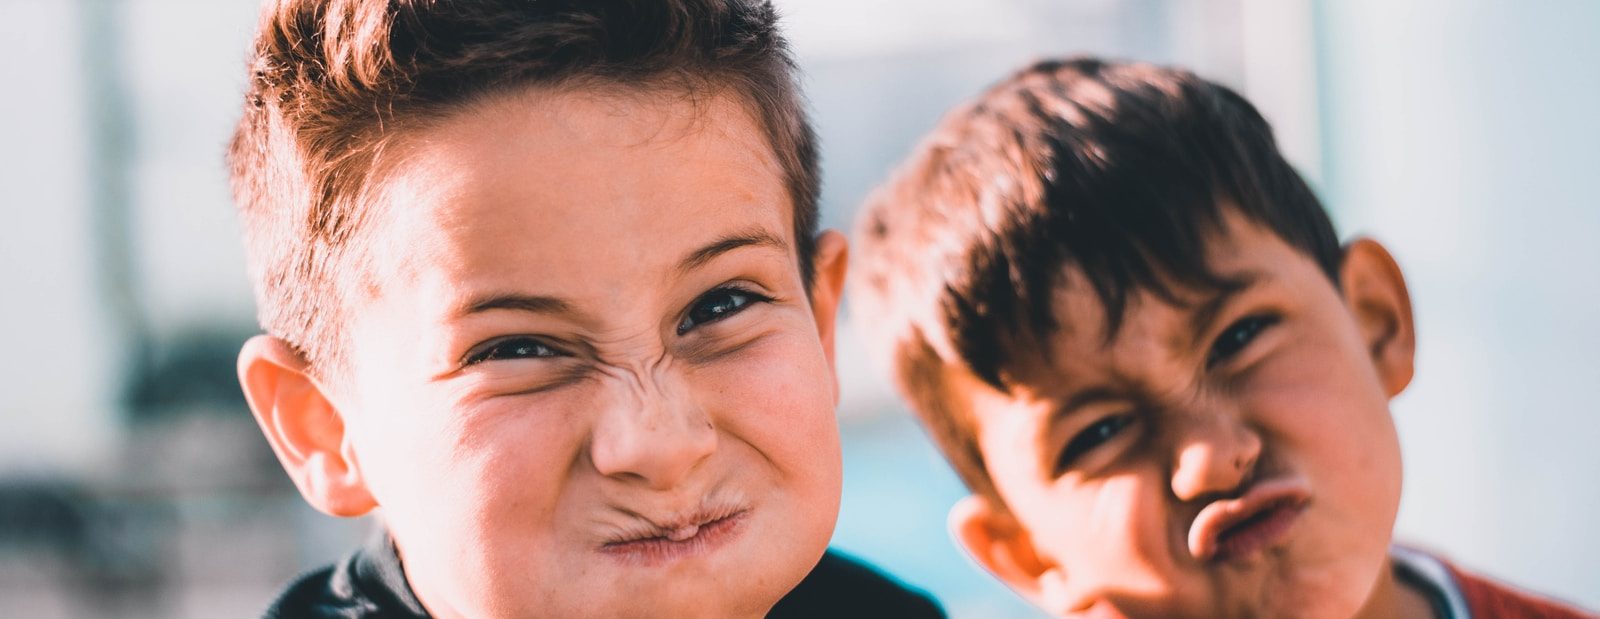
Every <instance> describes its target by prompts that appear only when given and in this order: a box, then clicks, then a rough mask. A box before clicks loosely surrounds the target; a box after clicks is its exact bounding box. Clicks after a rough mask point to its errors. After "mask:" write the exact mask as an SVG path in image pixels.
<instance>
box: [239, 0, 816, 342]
mask: <svg viewBox="0 0 1600 619" xmlns="http://www.w3.org/2000/svg"><path fill="white" fill-rule="evenodd" d="M249 69H250V80H249V86H248V89H247V92H246V94H245V98H244V110H243V116H242V118H240V120H239V124H238V127H237V128H236V129H235V131H234V135H233V140H232V142H231V144H230V146H229V148H228V167H229V172H230V175H231V177H232V183H233V191H234V197H235V202H236V203H237V205H238V210H239V213H240V220H241V225H242V228H243V231H244V236H245V241H246V254H247V256H248V262H249V265H250V276H251V279H252V282H253V284H254V288H255V296H256V304H257V308H258V318H259V320H260V322H261V325H262V327H263V328H264V329H265V330H267V332H269V333H271V334H272V335H274V336H277V337H279V338H281V339H283V340H285V341H287V342H288V343H289V344H290V345H291V346H294V347H295V348H296V349H297V350H298V351H299V352H300V353H301V354H302V355H304V356H305V358H306V359H307V360H308V361H310V362H311V363H312V365H313V367H319V366H327V365H337V364H338V363H340V358H339V355H340V343H341V342H340V340H339V337H338V336H337V334H338V333H339V332H340V331H341V330H340V329H339V328H338V326H339V324H340V323H341V321H342V320H344V319H346V318H348V317H347V316H346V315H345V314H346V313H347V312H348V306H349V304H350V301H351V299H352V297H354V296H355V294H357V293H358V292H359V291H360V290H364V289H370V287H371V285H372V284H371V283H370V282H364V281H363V278H364V277H365V275H364V274H363V269H362V265H361V264H360V263H361V260H362V259H361V256H360V254H361V253H362V252H360V250H359V248H360V246H361V242H360V239H361V238H363V237H362V235H363V234H364V233H365V232H368V231H369V229H370V228H371V227H372V226H370V225H368V224H369V220H371V219H372V218H373V217H372V211H373V207H374V204H373V203H374V202H375V198H374V197H373V196H375V195H377V194H378V193H379V192H378V190H377V189H375V188H374V185H375V184H376V183H377V180H376V179H378V178H380V177H381V174H382V172H383V170H382V169H381V168H382V167H383V166H384V165H385V164H384V161H385V160H384V158H383V153H384V152H385V149H386V148H391V147H392V146H393V145H394V144H395V143H396V141H397V140H398V139H400V138H403V137H404V134H406V133H407V132H408V131H414V130H416V129H417V128H419V127H425V126H427V124H428V123H429V122H436V121H438V120H439V119H441V118H445V117H447V116H448V115H449V114H450V113H451V112H454V111H458V110H460V109H462V108H464V107H466V106H467V105H469V104H471V103H473V102H474V101H479V100H481V99H483V98H485V97H489V96H493V95H495V94H499V93H505V92H509V91H512V90H515V89H521V88H529V87H542V88H552V89H560V88H588V87H597V88H607V87H622V88H635V89H643V90H644V91H646V92H654V91H659V90H663V89H665V90H669V91H673V90H675V91H677V92H680V93H684V94H689V95H695V96H698V95H702V94H707V93H713V92H718V93H720V92H729V93H732V94H733V95H734V96H736V97H738V98H740V100H741V103H743V104H744V106H745V108H746V110H747V111H748V112H749V113H750V115H751V117H752V118H754V119H755V120H756V121H757V124H758V126H759V127H760V128H761V129H762V130H763V132H764V134H765V137H766V138H767V140H768V143H769V146H770V147H771V148H772V150H773V152H774V154H775V155H776V158H777V161H778V163H779V166H780V168H781V171H782V174H783V180H784V183H785V185H786V189H787V190H788V194H789V198H790V200H791V201H792V205H793V224H794V225H793V227H794V236H795V246H796V249H797V254H798V256H799V260H800V264H799V265H798V266H799V268H800V271H801V274H802V276H803V277H804V278H805V279H806V281H807V282H808V283H809V281H810V277H811V258H812V252H813V249H814V244H815V233H816V226H817V197H818V191H819V174H818V169H817V168H818V164H817V151H816V139H815V136H814V134H813V132H812V129H811V127H810V123H809V120H808V118H807V116H806V112H805V109H804V104H803V101H802V99H801V96H800V93H799V89H798V86H797V83H796V68H795V65H794V61H793V58H792V57H791V55H790V52H789V50H788V46H787V43H786V42H785V41H784V39H783V37H782V36H781V34H780V33H779V32H778V29H777V15H776V12H775V10H774V9H773V7H772V5H771V3H770V1H768V0H539V1H537V2H534V1H529V0H275V1H269V2H268V3H267V5H266V6H265V8H264V9H263V13H262V21H261V25H260V27H259V29H258V31H257V33H256V37H255V42H254V47H253V49H252V51H251V58H250V62H249Z"/></svg>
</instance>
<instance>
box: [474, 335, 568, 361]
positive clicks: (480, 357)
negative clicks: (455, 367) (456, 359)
mask: <svg viewBox="0 0 1600 619" xmlns="http://www.w3.org/2000/svg"><path fill="white" fill-rule="evenodd" d="M559 356H561V351H558V350H556V349H554V348H551V347H550V346H549V345H547V344H545V343H544V342H541V341H539V340H537V339H534V338H531V337H508V338H503V339H500V340H495V341H493V342H490V343H488V344H487V345H485V346H481V347H479V348H478V349H477V350H476V351H474V352H471V353H468V354H467V358H466V361H464V362H463V365H473V364H476V363H482V362H484V361H499V360H502V359H535V358H540V357H559Z"/></svg>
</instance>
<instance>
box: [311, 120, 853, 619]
mask: <svg viewBox="0 0 1600 619" xmlns="http://www.w3.org/2000/svg"><path fill="white" fill-rule="evenodd" d="M697 105H698V107H697ZM388 178H390V179H391V181H390V182H389V184H388V185H387V186H386V192H385V195H386V196H387V198H388V199H387V200H386V201H385V206H384V208H382V209H381V210H380V212H381V214H380V215H379V217H380V219H381V221H382V224H381V225H380V226H379V227H378V232H377V234H376V235H375V238H376V241H375V242H374V247H375V249H374V251H373V253H372V254H371V256H370V265H369V267H370V271H371V272H372V273H373V274H374V279H375V281H376V282H377V283H378V285H377V286H376V287H375V289H374V290H373V291H372V293H371V295H370V298H368V299H367V300H366V301H365V302H363V303H361V304H360V305H358V306H357V307H356V308H355V311H354V312H353V313H354V314H355V315H357V316H359V317H361V318H360V319H359V320H357V321H355V322H354V323H353V324H352V325H351V332H350V334H349V341H350V346H351V350H352V351H353V352H352V354H351V359H352V363H351V367H352V370H351V373H350V378H349V381H348V388H347V389H346V390H345V391H344V393H343V394H342V396H341V397H344V398H345V399H347V400H348V401H346V402H344V403H342V406H343V408H344V409H347V410H354V411H356V412H355V414H351V415H347V417H348V421H347V423H348V424H349V426H350V427H349V432H350V436H351V439H350V447H349V448H350V450H351V451H353V453H354V455H355V456H356V458H355V460H357V461H358V462H359V465H360V467H361V472H362V474H363V475H364V476H365V477H366V480H367V484H368V485H369V486H370V488H371V491H372V494H373V495H374V497H375V498H376V500H377V502H378V503H379V504H380V505H381V506H382V507H383V512H384V515H385V518H386V520H387V522H388V524H389V527H390V528H391V530H392V532H393V535H394V537H395V540H396V544H397V546H398V548H399V550H400V552H401V555H402V558H403V560H404V562H405V566H406V573H407V576H408V578H409V579H410V580H411V582H412V584H413V587H414V588H415V589H416V590H417V592H418V595H419V596H420V597H421V598H422V600H423V601H424V603H425V604H426V605H427V606H428V607H429V609H430V611H432V612H434V613H435V614H436V615H439V616H452V615H460V616H471V617H491V616H505V617H509V616H522V617H526V616H560V617H580V616H603V617H623V616H641V617H642V616H685V617H688V616H705V617H737V616H751V617H753V616H760V615H762V614H764V613H765V612H766V610H767V608H768V607H770V606H771V605H772V604H773V603H775V602H776V601H777V599H778V598H779V597H780V596H782V595H783V593H785V592H787V591H788V590H789V589H790V588H791V587H792V586H793V585H795V584H796V583H798V582H799V581H800V579H801V578H802V577H803V576H804V575H805V574H806V573H807V572H808V571H809V569H810V568H811V566H812V565H814V564H815V562H816V560H817V559H818V557H820V556H821V554H822V552H823V550H824V548H825V546H826V544H827V541H828V538H829V536H830V535H831V533H832V529H833V525H834V521H835V518H836V516H837V513H838V505H839V490H840V470H839V468H840V455H839V444H838V435H837V429H836V425H835V422H834V417H833V406H834V403H835V398H836V392H837V387H836V384H835V381H834V377H833V373H832V368H831V361H830V359H829V358H828V354H827V353H826V351H825V348H824V343H823V341H822V340H823V339H824V338H830V337H831V320H832V316H831V313H832V311H833V307H832V306H831V305H829V306H827V307H818V308H815V310H814V308H813V306H812V304H811V302H810V301H809V300H808V297H807V294H806V292H807V291H806V290H805V288H804V286H803V283H802V281H801V275H800V273H799V270H798V266H797V264H798V262H797V258H796V255H795V252H794V247H795V243H794V238H793V234H794V233H793V231H792V230H791V223H790V222H791V210H790V209H791V206H790V201H789V198H788V195H787V193H786V190H785V186H784V183H783V182H782V177H781V175H780V171H779V167H778V164H777V162H776V161H775V160H774V158H773V155H772V153H771V149H770V148H769V147H768V146H767V144H766V142H765V139H764V137H763V134H762V133H761V131H760V130H759V129H758V127H757V126H756V124H755V123H754V121H753V120H752V119H751V117H750V116H749V115H748V114H747V113H746V112H745V111H744V110H743V108H742V107H741V106H740V105H739V104H738V102H736V101H735V100H733V99H731V98H728V97H725V96H719V97H715V98H712V99H709V100H691V99H689V98H688V97H672V96H660V95H659V93H657V94H646V93H641V92H631V91H625V92H614V93H606V94H595V93H583V92H577V93H574V92H556V93H552V92H549V91H534V92H518V93H513V94H508V95H502V96H498V97H496V98H493V99H491V100H489V101H486V102H483V103H481V104H478V105H475V106H473V107H472V108H470V109H468V110H466V111H464V112H462V113H460V114H458V115H456V116H453V117H451V118H449V119H446V120H445V121H444V122H443V123H441V124H439V125H437V126H435V127H433V128H431V129H428V130H425V131H422V132H420V134H419V135H416V136H414V137H413V138H412V139H410V140H408V141H407V142H406V144H405V150H404V156H403V163H401V164H400V165H399V166H398V168H397V169H395V170H393V171H392V173H391V174H389V176H388ZM819 335H821V337H819Z"/></svg>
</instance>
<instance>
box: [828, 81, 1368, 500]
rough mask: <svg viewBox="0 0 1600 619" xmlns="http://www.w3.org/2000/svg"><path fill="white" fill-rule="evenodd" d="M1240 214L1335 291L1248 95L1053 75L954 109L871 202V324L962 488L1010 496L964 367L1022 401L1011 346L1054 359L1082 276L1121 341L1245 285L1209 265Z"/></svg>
mask: <svg viewBox="0 0 1600 619" xmlns="http://www.w3.org/2000/svg"><path fill="white" fill-rule="evenodd" d="M1228 210H1232V211H1236V212H1237V213H1239V214H1241V215H1243V216H1244V218H1245V219H1246V220H1248V221H1250V222H1252V223H1254V224H1257V225H1261V226H1263V227H1264V228H1266V229H1268V230H1270V231H1272V232H1273V233H1274V234H1276V235H1277V236H1278V237H1279V238H1281V239H1283V240H1284V241H1285V242H1287V243H1288V244H1289V245H1291V246H1292V247H1294V248H1295V249H1296V250H1297V251H1300V252H1302V253H1304V254H1305V255H1307V256H1309V257H1310V258H1311V259H1312V260H1314V261H1315V262H1316V263H1317V264H1318V265H1319V266H1320V267H1321V269H1322V270H1323V272H1324V273H1325V274H1326V275H1327V276H1328V277H1329V278H1330V280H1334V281H1336V277H1337V275H1336V274H1337V269H1338V263H1339V260H1340V249H1339V243H1338V237H1337V236H1336V235H1335V233H1334V229H1333V225H1332V223H1331V222H1330V221H1329V218H1328V215H1327V213H1326V212H1325V211H1324V210H1323V207H1322V205H1321V203H1320V202H1318V200H1317V197H1316V196H1315V194H1313V193H1312V191H1311V189H1310V188H1309V187H1308V186H1307V185H1306V183H1305V181H1304V180H1302V179H1301V177H1300V175H1299V174H1297V173H1296V172H1295V171H1294V169H1293V168H1292V167H1291V166H1290V165H1289V163H1288V162H1287V161H1285V160H1284V158H1283V157H1282V155H1281V154H1279V152H1278V149H1277V146H1276V144H1275V142H1274V139H1273V135H1272V129H1271V127H1270V126H1269V125H1268V124H1267V122H1266V121H1265V120H1264V119H1263V118H1262V117H1261V114H1260V113H1259V112H1257V111H1256V109H1255V108H1254V107H1252V106H1251V105H1250V103H1249V102H1247V101H1245V99H1244V98H1243V97H1241V96H1239V95H1238V94H1237V93H1235V92H1234V91H1232V90H1229V89H1228V88H1226V87H1223V86H1220V85H1218V84H1215V83H1212V82H1208V81H1206V80H1203V79H1200V78H1199V77H1196V76H1195V75H1194V74H1192V73H1189V72H1187V71H1182V70H1178V69H1171V68H1164V67H1157V66H1152V65H1147V64H1122V63H1112V62H1106V61H1102V60H1098V59H1093V58H1077V59H1069V60H1049V61H1043V62H1039V63H1037V64H1034V65H1032V66H1029V67H1027V68H1025V69H1023V70H1021V71H1019V72H1017V73H1016V74H1014V75H1012V76H1010V77H1008V78H1006V79H1005V80H1003V81H1001V82H1000V83H998V84H996V85H994V86H992V87H991V88H989V89H988V90H987V91H986V92H984V93H983V94H982V95H980V96H979V97H978V98H977V99H976V100H975V101H973V102H971V103H969V104H966V105H965V106H963V107H960V108H957V109H956V110H954V111H952V112H951V113H950V114H949V115H948V116H946V117H945V118H944V120H943V121H941V123H940V125H939V126H938V128H937V129H935V130H934V132H933V134H932V135H931V136H929V137H928V138H927V139H926V140H924V142H923V143H922V144H921V145H920V146H919V147H918V148H917V149H916V151H915V152H914V154H913V155H912V156H911V157H910V159H909V160H908V161H907V162H906V163H905V164H904V165H903V166H902V167H901V168H900V169H899V170H898V171H897V172H896V173H895V175H894V177H893V178H891V179H890V181H889V182H888V183H886V184H885V185H884V186H882V187H880V188H879V189H878V190H877V191H876V192H874V194H873V195H872V196H871V197H869V199H868V201H867V204H866V206H865V208H864V212H863V214H862V215H861V218H860V220H859V223H858V229H857V233H856V239H857V241H856V242H857V247H856V260H855V262H856V268H857V273H856V276H855V278H854V280H853V284H852V288H853V290H854V292H855V293H856V294H855V304H856V306H855V307H856V309H857V310H858V311H857V312H855V313H856V314H858V315H861V316H863V317H865V318H866V319H867V320H868V321H869V322H872V323H873V326H872V327H871V328H869V329H867V331H868V332H870V333H877V334H881V336H882V337H884V338H887V339H888V340H889V341H887V342H885V343H882V344H881V346H880V348H881V349H883V350H887V351H889V353H890V357H891V361H892V364H893V367H894V373H895V381H896V383H897V386H898V387H899V389H900V391H901V393H902V394H903V395H905V396H906V398H907V400H908V401H909V402H910V404H911V407H912V408H913V409H914V410H915V412H916V413H917V415H918V416H919V417H920V418H921V419H922V421H923V424H924V426H925V427H926V428H927V429H928V431H929V433H930V434H931V435H932V436H933V438H934V440H935V442H936V443H938V444H939V446H940V448H941V449H942V450H943V451H944V453H945V456H946V457H947V458H948V459H949V460H950V462H951V464H952V466H953V467H954V468H955V469H956V471H957V473H958V474H959V475H960V476H961V477H962V479H963V481H964V482H965V483H966V484H967V486H968V487H969V488H970V489H972V490H973V491H974V492H979V493H982V494H987V495H989V496H991V497H992V498H998V497H997V496H995V494H994V490H993V487H992V483H991V481H990V480H989V476H988V473H987V471H986V468H985V466H984V461H983V458H982V455H981V453H980V452H979V450H978V446H977V437H976V426H975V423H974V420H973V419H972V418H971V415H970V413H969V412H968V411H967V407H965V406H963V405H962V403H960V402H956V401H954V400H953V399H952V398H951V397H950V394H949V392H948V390H947V388H948V386H949V382H950V380H951V378H952V377H953V375H952V372H961V373H964V375H965V376H967V377H970V378H972V379H975V380H978V381H982V382H983V383H986V384H987V385H989V386H991V387H993V388H995V389H998V390H1000V391H1002V392H1007V391H1009V390H1008V389H1007V386H1006V381H1005V377H1006V374H1007V373H1006V367H1007V366H1006V364H1007V363H1008V359H1009V358H1011V357H1013V356H1014V355H1016V354H1018V353H1020V352H1022V351H1021V350H1020V349H1019V348H1017V347H1014V346H1010V345H1009V344H1008V343H1019V342H1027V343H1028V345H1029V346H1033V347H1034V351H1035V352H1037V351H1038V350H1037V349H1038V348H1041V347H1048V342H1049V340H1050V336H1051V335H1052V333H1053V332H1054V331H1055V329H1057V328H1058V326H1059V325H1057V324H1056V316H1055V313H1054V306H1053V296H1054V295H1053V293H1054V292H1055V290H1056V289H1057V287H1059V286H1061V285H1063V282H1064V277H1065V273H1066V272H1067V270H1068V269H1069V268H1074V269H1076V270H1077V271H1079V272H1081V273H1082V274H1083V278H1084V281H1086V282H1087V285H1088V286H1089V287H1090V288H1092V289H1093V292H1094V294H1095V295H1096V296H1097V297H1098V299H1099V301H1100V303H1101V305H1102V307H1103V309H1104V310H1105V315H1106V325H1107V333H1105V334H1104V335H1105V337H1106V339H1107V341H1110V340H1112V339H1114V337H1115V335H1116V333H1117V331H1118V329H1119V328H1120V325H1121V323H1122V320H1123V317H1124V316H1123V314H1124V310H1125V308H1126V306H1127V301H1128V299H1129V297H1130V296H1131V295H1132V294H1134V293H1136V292H1139V291H1148V292H1150V293H1151V294H1153V295H1155V296H1156V297H1158V298H1161V299H1163V300H1167V301H1175V300H1176V299H1177V298H1178V296H1177V293H1178V291H1177V290H1175V288H1191V289H1220V288H1226V287H1229V286H1231V285H1233V284H1234V283H1233V282H1229V281H1227V280H1226V279H1224V278H1223V277H1221V276H1219V275H1218V274H1216V273H1213V272H1212V271H1211V270H1210V269H1209V267H1208V265H1207V261H1206V259H1205V255H1206V241H1207V239H1208V238H1209V237H1210V236H1211V235H1213V234H1214V233H1216V232H1217V231H1218V230H1220V227H1221V222H1222V218H1223V215H1224V213H1225V211H1228Z"/></svg>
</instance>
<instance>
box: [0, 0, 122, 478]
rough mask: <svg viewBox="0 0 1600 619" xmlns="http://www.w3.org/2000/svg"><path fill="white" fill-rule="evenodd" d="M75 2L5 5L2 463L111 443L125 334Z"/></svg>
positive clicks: (0, 99)
mask: <svg viewBox="0 0 1600 619" xmlns="http://www.w3.org/2000/svg"><path fill="white" fill-rule="evenodd" d="M76 8H77V5H76V3H71V2H60V1H55V0H7V1H6V2H4V3H0V58H4V59H5V61H4V62H0V84H5V91H6V92H5V95H4V96H0V218H3V219H0V221H3V222H4V223H3V224H0V342H4V343H5V348H4V353H3V354H0V472H3V473H8V474H11V475H18V474H28V475H31V474H40V473H50V472H55V471H59V470H61V469H72V470H86V469H88V468H90V467H91V466H92V465H93V463H94V462H96V461H98V460H99V459H100V457H101V455H102V454H103V453H104V452H105V451H106V450H107V448H109V446H110V444H111V440H112V439H113V436H114V435H113V427H114V415H115V413H114V411H113V410H112V407H111V389H112V386H111V381H112V378H113V376H114V370H115V364H116V363H118V362H119V361H120V358H121V357H120V355H121V354H122V342H121V341H119V340H118V339H116V337H115V336H114V333H113V331H112V330H111V325H110V324H109V323H108V322H107V320H106V319H105V317H104V315H103V313H102V312H101V311H100V310H101V306H102V303H103V295H102V291H101V290H100V289H99V288H98V287H97V282H96V280H95V279H94V272H93V270H92V262H93V259H94V253H93V250H94V247H93V246H92V245H90V244H89V243H87V242H85V241H86V239H89V238H91V237H92V229H93V228H92V226H93V225H94V220H93V218H92V214H91V211H90V198H91V195H92V189H91V181H92V180H93V179H91V178H90V177H89V174H88V169H89V166H90V157H91V150H90V144H89V137H90V130H89V126H90V123H89V119H90V113H91V110H89V109H88V108H87V106H86V102H85V99H86V92H85V91H86V89H87V86H88V84H87V81H86V80H85V79H84V76H83V65H84V58H83V57H82V56H81V55H80V53H79V47H80V45H81V41H80V39H79V38H78V36H77V34H78V32H79V26H80V22H81V19H80V15H79V13H78V11H77V10H76Z"/></svg>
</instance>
